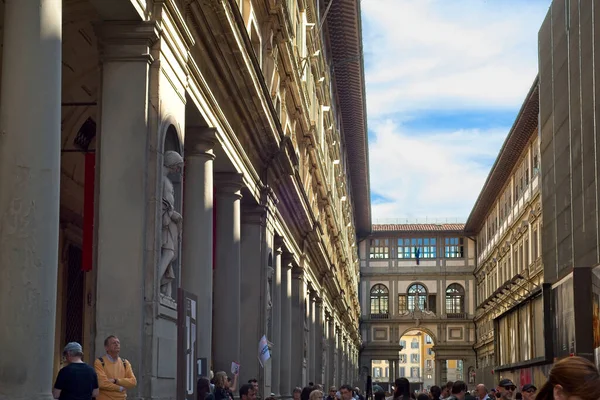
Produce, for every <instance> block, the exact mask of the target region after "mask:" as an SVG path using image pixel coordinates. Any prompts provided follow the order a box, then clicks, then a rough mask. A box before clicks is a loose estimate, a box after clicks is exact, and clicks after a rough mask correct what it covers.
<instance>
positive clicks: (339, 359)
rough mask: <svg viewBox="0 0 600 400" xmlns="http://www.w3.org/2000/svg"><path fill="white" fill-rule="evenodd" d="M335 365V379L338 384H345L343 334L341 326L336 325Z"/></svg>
mask: <svg viewBox="0 0 600 400" xmlns="http://www.w3.org/2000/svg"><path fill="white" fill-rule="evenodd" d="M335 333H336V336H335V351H336V354H335V358H336V360H335V367H336V372H335V380H336V382H337V383H336V384H337V386H341V385H344V384H345V382H343V379H344V375H343V372H342V358H343V356H344V354H343V352H342V335H341V331H340V326H339V325H336V327H335Z"/></svg>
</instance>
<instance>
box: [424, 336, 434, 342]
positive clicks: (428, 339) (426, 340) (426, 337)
mask: <svg viewBox="0 0 600 400" xmlns="http://www.w3.org/2000/svg"><path fill="white" fill-rule="evenodd" d="M425 343H427V344H432V343H433V339H431V336H429V335H425Z"/></svg>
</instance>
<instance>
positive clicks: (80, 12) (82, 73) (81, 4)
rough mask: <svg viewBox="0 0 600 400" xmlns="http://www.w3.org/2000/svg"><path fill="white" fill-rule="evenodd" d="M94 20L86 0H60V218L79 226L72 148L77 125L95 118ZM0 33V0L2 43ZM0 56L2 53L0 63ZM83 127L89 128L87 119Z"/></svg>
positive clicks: (78, 161)
mask: <svg viewBox="0 0 600 400" xmlns="http://www.w3.org/2000/svg"><path fill="white" fill-rule="evenodd" d="M97 20H98V15H97V13H96V12H95V9H94V8H93V7H92V5H91V4H90V3H89V1H88V0H63V46H62V103H63V107H62V119H61V124H62V137H61V149H62V150H63V152H62V164H61V170H62V176H61V219H63V220H64V219H67V220H69V221H70V222H73V223H75V224H76V225H79V226H80V225H81V215H82V214H83V180H84V178H83V176H84V155H83V153H82V152H80V151H73V150H82V148H81V146H77V145H76V144H75V142H74V140H75V137H76V136H77V134H78V132H79V131H80V128H81V127H82V126H83V125H84V124H85V122H86V121H87V120H88V118H91V119H93V120H94V121H95V120H96V106H95V105H94V104H95V102H96V101H97V99H98V97H97V94H98V86H99V82H100V74H99V63H98V51H97V41H96V35H95V33H94V29H93V23H94V22H96V21H97ZM3 33H4V1H3V0H2V1H0V43H1V42H3ZM2 47H3V46H2ZM2 53H3V52H2ZM1 57H2V55H0V65H1ZM65 103H69V105H65ZM74 103H85V105H75V104H74ZM87 128H88V130H89V128H90V125H89V122H88V125H87ZM87 142H88V143H86V144H87V147H88V149H93V148H94V140H93V139H92V140H91V141H89V140H88V141H87ZM65 150H70V151H66V152H65Z"/></svg>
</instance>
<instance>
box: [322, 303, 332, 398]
mask: <svg viewBox="0 0 600 400" xmlns="http://www.w3.org/2000/svg"><path fill="white" fill-rule="evenodd" d="M324 318H325V333H324V340H325V350H324V351H325V376H324V377H323V385H324V386H325V390H327V391H328V390H329V386H331V385H332V383H333V380H332V377H331V365H332V362H331V356H332V353H331V315H330V314H329V310H325V315H324Z"/></svg>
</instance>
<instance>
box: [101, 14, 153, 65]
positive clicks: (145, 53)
mask: <svg viewBox="0 0 600 400" xmlns="http://www.w3.org/2000/svg"><path fill="white" fill-rule="evenodd" d="M94 28H95V31H96V34H97V35H98V39H99V47H100V58H101V59H102V61H103V62H110V61H146V62H148V63H149V64H151V63H152V62H153V61H154V58H153V57H152V55H151V54H150V52H151V47H152V45H153V44H154V43H155V42H156V41H157V40H158V38H159V37H160V27H159V26H158V23H157V22H156V21H147V22H146V21H143V22H140V21H105V22H101V23H98V24H96V25H95V26H94Z"/></svg>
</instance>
